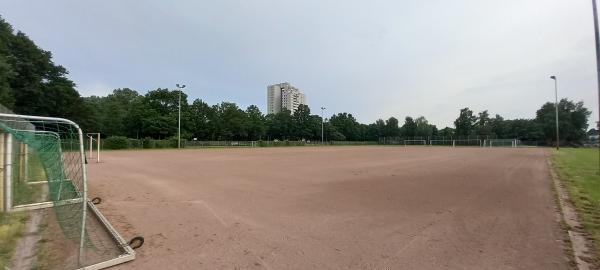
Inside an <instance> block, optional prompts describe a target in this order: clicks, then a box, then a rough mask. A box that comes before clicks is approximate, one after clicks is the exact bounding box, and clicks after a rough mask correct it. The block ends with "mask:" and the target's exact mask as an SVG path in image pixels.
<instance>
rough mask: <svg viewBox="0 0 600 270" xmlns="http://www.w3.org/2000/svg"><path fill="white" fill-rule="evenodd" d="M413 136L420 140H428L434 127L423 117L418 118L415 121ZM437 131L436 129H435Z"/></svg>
mask: <svg viewBox="0 0 600 270" xmlns="http://www.w3.org/2000/svg"><path fill="white" fill-rule="evenodd" d="M415 125H416V127H415V135H416V136H418V137H421V138H428V137H431V136H432V135H433V130H434V128H435V126H434V125H430V124H429V122H428V121H427V119H425V117H424V116H420V117H418V118H417V119H416V120H415ZM436 131H437V129H436Z"/></svg>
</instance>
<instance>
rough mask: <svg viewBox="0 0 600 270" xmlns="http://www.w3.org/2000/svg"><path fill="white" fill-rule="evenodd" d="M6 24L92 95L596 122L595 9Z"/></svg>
mask: <svg viewBox="0 0 600 270" xmlns="http://www.w3.org/2000/svg"><path fill="white" fill-rule="evenodd" d="M0 10H1V15H2V16H3V17H5V19H7V21H9V22H10V23H11V24H13V25H14V26H15V28H17V29H18V30H22V31H24V32H25V33H27V34H28V35H29V36H30V37H31V38H32V39H33V40H35V41H36V42H37V43H38V44H39V45H40V46H41V47H43V48H44V49H46V50H50V51H52V52H53V53H54V59H55V62H57V63H59V64H61V65H63V66H65V67H66V68H67V69H68V70H69V71H70V72H71V75H70V77H71V78H72V79H73V80H74V81H75V82H76V83H77V84H78V89H79V90H80V92H82V94H84V95H92V94H94V95H99V94H106V93H109V92H110V91H111V90H112V88H117V87H130V88H134V89H136V90H138V91H140V92H145V91H147V90H150V89H155V88H157V87H173V85H174V84H175V83H176V82H184V83H186V84H187V85H188V86H189V87H188V88H187V89H189V90H188V91H189V95H190V97H191V98H202V99H204V100H206V101H208V102H209V103H216V102H219V101H223V100H226V101H232V102H236V103H238V104H239V105H241V106H247V105H250V104H257V105H259V106H260V107H261V108H262V109H263V111H265V107H266V104H265V103H266V85H267V84H271V83H278V82H282V81H289V82H291V83H293V84H295V85H297V86H298V87H299V88H301V89H302V90H303V91H304V92H306V93H307V95H308V100H309V105H310V106H311V107H312V108H318V107H320V106H326V107H327V108H328V111H329V112H341V111H347V112H351V113H353V114H354V115H356V116H357V117H358V119H359V120H361V121H363V122H372V121H374V120H376V119H377V118H380V117H382V118H387V117H389V116H395V117H398V118H403V117H404V116H406V115H411V116H420V115H423V116H425V117H427V118H428V119H429V120H430V122H433V123H435V124H438V125H441V126H445V125H452V121H453V120H454V118H455V117H456V116H457V114H458V110H459V108H462V107H467V106H468V107H470V108H472V109H474V110H476V111H479V110H483V109H489V110H490V113H492V114H495V113H498V114H501V115H503V116H504V117H507V118H523V117H533V116H534V114H535V111H536V109H537V108H539V107H540V106H541V104H542V103H544V102H546V101H551V100H553V98H554V97H553V82H552V81H551V80H549V79H548V77H549V76H550V75H557V76H558V78H559V84H560V89H559V91H560V96H561V97H568V98H570V99H574V100H583V101H584V102H585V103H586V105H587V106H588V107H589V108H592V109H593V111H594V116H593V117H592V119H591V120H593V121H596V120H597V119H598V118H597V116H596V114H597V110H596V108H597V90H596V89H597V88H596V77H595V76H596V75H595V61H594V59H595V58H594V48H593V45H594V40H593V24H592V12H591V3H590V1H588V0H571V1H559V0H546V1H542V0H523V1H497V0H494V1H492V0H461V1H458V0H457V1H435V0H433V1H368V2H366V1H317V0H308V1H266V0H262V1H261V0H259V1H214V3H212V2H198V1H178V2H177V3H173V2H165V1H113V0H110V1H101V2H98V1H96V2H81V1H67V0H58V1H52V2H49V1H41V0H39V1H29V2H27V4H26V5H25V4H23V2H22V1H16V0H5V1H2V2H0Z"/></svg>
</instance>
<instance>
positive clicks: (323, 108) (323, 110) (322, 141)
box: [321, 107, 325, 144]
mask: <svg viewBox="0 0 600 270" xmlns="http://www.w3.org/2000/svg"><path fill="white" fill-rule="evenodd" d="M324 112H325V107H321V144H323V143H324V142H325V137H324V136H323V135H324V134H325V133H324V132H323V122H324V121H325V118H323V113H324Z"/></svg>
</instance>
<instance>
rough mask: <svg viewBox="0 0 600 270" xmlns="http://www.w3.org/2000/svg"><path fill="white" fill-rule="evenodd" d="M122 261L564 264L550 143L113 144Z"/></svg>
mask: <svg viewBox="0 0 600 270" xmlns="http://www.w3.org/2000/svg"><path fill="white" fill-rule="evenodd" d="M102 158H103V162H102V163H100V164H90V165H89V167H88V169H89V176H90V177H89V179H90V180H89V182H90V186H91V188H90V190H91V193H92V195H94V196H102V197H103V199H104V200H103V203H102V204H101V205H100V208H101V211H102V212H103V213H104V214H105V215H106V216H107V217H108V219H109V220H110V221H111V223H112V224H113V225H114V226H115V227H116V228H117V229H118V230H119V231H120V232H121V233H122V234H123V235H124V236H125V237H126V238H129V237H132V236H134V235H139V234H141V235H144V236H145V237H146V244H145V245H144V247H143V248H141V249H139V250H138V258H137V259H136V260H135V261H134V262H132V263H129V264H126V265H123V266H120V267H118V269H175V268H176V269H567V263H566V257H565V255H564V252H563V250H562V242H561V240H562V237H563V235H562V232H561V231H560V229H559V226H558V223H557V216H556V210H555V205H554V202H553V194H552V191H551V180H550V176H549V171H548V167H547V164H546V161H545V157H544V151H543V150H542V149H480V148H455V149H453V148H444V147H432V148H429V147H406V148H405V147H327V148H311V147H306V148H301V147H298V148H271V149H268V148H255V149H205V150H183V151H179V152H177V151H173V150H163V151H137V152H126V151H118V152H105V153H103V157H102Z"/></svg>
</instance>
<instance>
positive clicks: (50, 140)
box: [0, 109, 133, 269]
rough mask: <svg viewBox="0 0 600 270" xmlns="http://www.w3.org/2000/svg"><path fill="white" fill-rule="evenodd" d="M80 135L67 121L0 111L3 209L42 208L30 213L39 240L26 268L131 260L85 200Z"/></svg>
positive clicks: (106, 224)
mask: <svg viewBox="0 0 600 270" xmlns="http://www.w3.org/2000/svg"><path fill="white" fill-rule="evenodd" d="M0 111H1V109H0ZM82 137H83V136H82V132H81V130H80V129H79V127H78V126H77V125H76V124H74V123H73V122H71V121H68V120H65V119H56V118H43V117H28V116H16V115H7V114H2V113H0V141H1V142H0V147H1V148H2V150H3V151H2V153H1V154H0V159H1V160H2V163H3V164H4V167H5V168H4V169H5V170H4V172H3V173H4V175H3V178H4V179H7V180H5V181H4V185H5V186H4V189H7V190H9V192H6V193H5V194H7V196H5V198H3V199H2V201H3V208H4V209H5V211H6V210H8V211H15V210H17V211H19V210H30V209H37V208H43V210H35V212H33V213H32V214H31V216H32V217H35V216H37V217H38V218H37V219H36V220H39V221H38V224H34V225H35V226H37V227H38V234H39V235H41V238H42V239H40V240H39V242H38V244H37V245H36V246H35V247H33V248H35V249H36V251H35V254H36V255H37V258H36V260H34V261H35V264H34V265H26V267H25V268H37V269H77V268H82V267H87V266H91V265H95V264H98V263H102V262H106V261H110V260H113V261H115V260H116V261H119V260H121V261H125V260H122V258H124V255H125V256H127V255H128V256H131V258H133V256H132V254H133V251H131V250H130V249H128V246H127V244H126V243H125V242H124V241H123V240H122V239H121V238H120V236H118V234H117V233H116V231H114V230H113V229H111V228H112V227H110V225H109V224H108V223H107V222H106V221H105V220H104V218H103V217H102V216H101V214H100V213H99V212H98V211H97V209H96V208H95V206H93V204H91V203H89V202H88V200H87V198H86V196H87V193H86V189H87V188H86V175H85V160H84V152H83V144H82V143H83V138H82ZM46 207H49V208H46ZM32 219H33V218H32ZM16 253H17V254H18V252H16ZM115 258H118V259H115ZM17 259H18V258H17ZM17 259H15V260H17ZM15 268H19V267H16V266H15Z"/></svg>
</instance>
